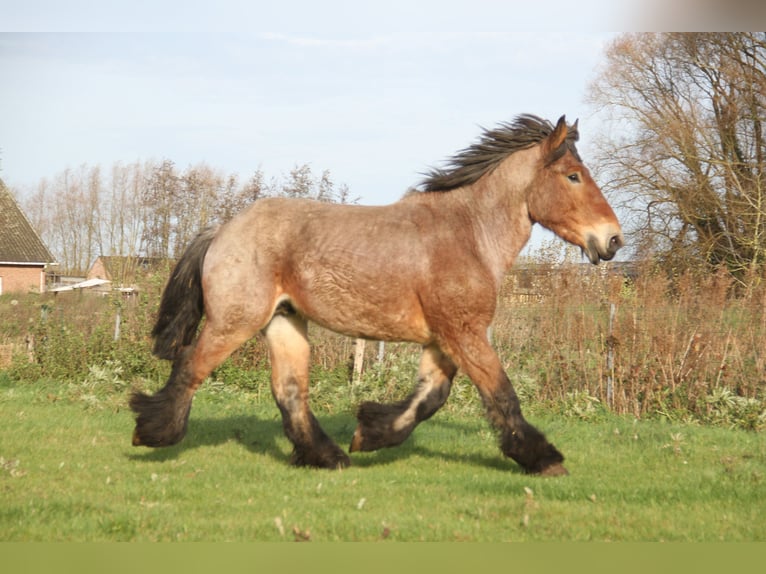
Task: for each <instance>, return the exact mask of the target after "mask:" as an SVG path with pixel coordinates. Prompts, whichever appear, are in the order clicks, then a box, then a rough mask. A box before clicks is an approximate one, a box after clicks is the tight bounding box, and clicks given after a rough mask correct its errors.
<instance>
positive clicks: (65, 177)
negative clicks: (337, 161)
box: [23, 159, 351, 275]
mask: <svg viewBox="0 0 766 574" xmlns="http://www.w3.org/2000/svg"><path fill="white" fill-rule="evenodd" d="M269 196H286V197H305V198H313V199H318V200H320V201H330V202H340V203H346V202H349V201H350V200H351V198H350V195H349V189H348V187H347V186H346V185H345V184H340V185H338V184H336V183H335V182H334V181H333V180H332V178H331V175H330V172H329V171H327V170H324V171H322V172H321V173H319V174H318V175H317V174H315V173H314V172H313V171H312V169H311V166H310V165H309V164H302V165H296V166H295V167H294V168H293V169H292V170H290V172H289V173H287V174H283V175H282V176H281V177H272V178H269V179H267V178H266V176H265V175H264V173H263V172H262V171H261V170H260V169H259V170H257V171H256V172H255V173H254V174H253V175H252V176H251V177H250V178H249V179H247V180H244V181H240V179H239V177H238V176H237V175H233V174H226V173H224V172H222V171H221V170H217V169H215V168H213V167H210V166H209V165H207V164H204V163H201V164H197V165H192V166H189V167H187V168H186V169H184V170H179V169H178V167H177V166H176V165H175V164H174V163H173V162H172V161H170V160H168V159H165V160H162V161H145V162H134V163H129V164H124V163H115V164H113V165H112V166H111V167H110V168H107V169H104V168H103V167H102V166H88V165H82V166H80V167H79V168H77V169H66V170H64V171H63V172H61V173H59V174H57V175H55V176H54V177H53V178H51V179H50V180H49V179H43V180H41V181H40V183H39V185H38V186H37V188H36V189H35V191H34V192H33V193H31V194H30V195H28V196H27V197H26V198H25V200H24V201H23V204H24V209H25V212H26V214H27V216H28V217H29V219H30V221H31V223H32V225H33V226H34V227H35V229H36V230H38V233H40V236H41V238H42V239H43V241H44V242H45V243H46V244H47V245H48V247H49V249H50V250H51V251H52V252H53V254H54V255H55V256H56V257H57V259H58V262H59V265H60V272H61V273H62V274H72V275H81V274H84V273H85V272H86V271H87V270H88V268H89V267H90V265H92V263H93V261H94V260H95V259H96V258H97V257H98V256H100V255H131V256H146V257H162V258H176V257H178V256H179V255H180V253H181V251H183V249H184V248H185V246H186V245H187V244H188V243H189V241H190V240H191V239H192V238H193V237H194V236H195V235H196V234H197V233H198V232H199V231H200V230H201V229H203V228H205V227H207V226H208V225H210V224H212V223H216V222H224V221H226V220H228V219H230V218H231V217H232V216H233V215H235V214H236V213H237V212H239V211H241V210H242V209H244V208H245V207H246V206H248V205H249V204H251V203H253V202H254V201H256V200H257V199H258V198H261V197H269Z"/></svg>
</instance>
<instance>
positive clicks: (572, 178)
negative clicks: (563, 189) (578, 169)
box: [567, 173, 580, 183]
mask: <svg viewBox="0 0 766 574" xmlns="http://www.w3.org/2000/svg"><path fill="white" fill-rule="evenodd" d="M567 179H568V180H569V181H571V182H572V183H580V174H579V173H570V174H569V175H568V176H567Z"/></svg>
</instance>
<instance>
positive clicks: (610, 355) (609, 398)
mask: <svg viewBox="0 0 766 574" xmlns="http://www.w3.org/2000/svg"><path fill="white" fill-rule="evenodd" d="M615 310H616V306H615V304H614V303H610V304H609V335H608V336H607V338H606V404H607V405H608V406H609V408H610V409H612V408H613V407H614V379H613V376H612V375H613V374H614V343H615V339H614V314H615Z"/></svg>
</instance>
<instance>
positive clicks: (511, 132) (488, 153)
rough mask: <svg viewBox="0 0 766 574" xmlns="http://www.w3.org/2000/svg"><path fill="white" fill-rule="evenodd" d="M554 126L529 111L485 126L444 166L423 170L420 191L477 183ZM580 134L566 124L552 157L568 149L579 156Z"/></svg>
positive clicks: (454, 187) (550, 130)
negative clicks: (563, 138) (562, 141)
mask: <svg viewBox="0 0 766 574" xmlns="http://www.w3.org/2000/svg"><path fill="white" fill-rule="evenodd" d="M553 129H554V126H553V124H552V123H551V122H549V121H548V120H544V119H542V118H539V117H537V116H533V115H530V114H523V115H520V116H518V117H516V118H515V119H514V120H513V121H512V122H503V123H501V124H500V125H499V126H498V127H496V128H495V129H492V130H487V129H485V130H484V131H483V133H482V135H481V137H480V138H479V141H477V142H476V143H474V144H472V145H470V146H469V147H467V148H465V149H464V150H462V151H459V152H458V153H457V154H455V155H454V156H453V157H452V158H450V159H449V160H448V162H447V165H446V167H444V168H434V169H432V170H430V171H429V172H427V173H426V174H425V176H426V178H425V179H424V180H423V181H422V182H421V184H420V189H422V191H450V190H452V189H456V188H458V187H463V186H465V185H471V184H473V183H476V181H478V180H479V178H481V177H482V176H483V175H484V174H487V173H489V172H491V171H492V170H494V169H495V168H496V167H497V166H498V165H499V164H500V163H501V162H502V161H503V160H504V159H505V158H507V157H508V156H509V155H511V154H512V153H514V152H517V151H520V150H523V149H527V148H530V147H532V146H535V145H537V144H539V143H540V142H541V141H543V140H544V139H545V138H546V137H548V136H549V135H550V134H551V132H553ZM578 137H579V135H578V132H577V124H576V123H575V125H573V126H569V130H568V132H567V138H566V142H565V145H566V148H564V146H562V148H561V149H560V150H556V152H557V153H556V154H555V156H556V157H554V158H552V159H556V158H557V157H560V156H561V155H563V154H564V153H565V152H566V150H567V149H569V151H571V152H572V154H574V156H575V157H577V159H578V160H579V159H580V157H579V155H578V153H577V149H576V148H575V142H576V141H577V139H578Z"/></svg>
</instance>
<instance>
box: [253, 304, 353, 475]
mask: <svg viewBox="0 0 766 574" xmlns="http://www.w3.org/2000/svg"><path fill="white" fill-rule="evenodd" d="M265 334H266V339H267V341H268V343H269V354H270V357H271V391H272V393H273V395H274V399H275V400H276V402H277V406H278V407H279V410H280V412H281V413H282V426H283V428H284V431H285V435H287V438H288V439H290V442H291V443H292V444H293V453H292V458H291V462H292V463H293V464H294V465H296V466H313V467H319V468H331V469H334V468H342V467H346V466H348V465H349V464H350V463H351V461H350V459H349V457H348V455H347V454H346V453H345V452H343V451H342V450H341V449H340V447H339V446H338V445H337V444H335V443H334V442H333V441H332V439H331V438H330V437H328V436H327V435H326V434H325V432H324V431H323V430H322V428H321V427H320V426H319V422H318V421H317V420H316V418H315V417H314V413H312V412H311V409H310V408H309V403H308V387H309V354H310V349H309V343H308V338H307V324H306V320H305V319H303V318H302V317H301V316H299V315H298V314H296V313H295V312H288V313H286V314H279V315H275V316H274V318H273V319H272V320H271V322H270V323H269V325H268V326H267V327H266V329H265Z"/></svg>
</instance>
